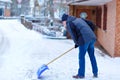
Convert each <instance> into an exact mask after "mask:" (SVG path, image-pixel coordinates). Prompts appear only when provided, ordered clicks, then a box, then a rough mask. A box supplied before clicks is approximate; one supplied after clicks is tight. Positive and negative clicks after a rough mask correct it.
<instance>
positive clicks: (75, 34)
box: [66, 16, 96, 46]
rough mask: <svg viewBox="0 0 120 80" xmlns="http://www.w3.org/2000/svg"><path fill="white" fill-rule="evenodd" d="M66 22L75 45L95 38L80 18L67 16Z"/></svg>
mask: <svg viewBox="0 0 120 80" xmlns="http://www.w3.org/2000/svg"><path fill="white" fill-rule="evenodd" d="M66 24H67V30H68V32H69V33H70V35H71V37H72V39H73V41H74V42H75V44H76V45H79V46H80V45H84V44H86V43H88V42H90V41H92V40H96V36H95V34H94V32H93V31H92V29H91V28H90V27H89V25H88V24H87V23H86V22H85V21H84V20H83V19H82V18H76V17H73V16H68V18H67V22H66Z"/></svg>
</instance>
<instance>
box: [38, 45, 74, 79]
mask: <svg viewBox="0 0 120 80" xmlns="http://www.w3.org/2000/svg"><path fill="white" fill-rule="evenodd" d="M73 49H74V47H73V48H71V49H69V50H67V51H66V52H64V53H63V54H61V55H59V56H58V57H56V58H55V59H53V60H51V61H50V62H48V63H47V64H43V65H42V66H41V67H40V68H39V69H38V71H37V77H38V79H39V78H40V76H41V74H42V73H43V72H44V71H45V70H47V69H49V68H48V65H49V64H51V63H52V62H54V61H55V60H57V59H58V58H60V57H62V56H63V55H65V54H66V53H68V52H69V51H71V50H73Z"/></svg>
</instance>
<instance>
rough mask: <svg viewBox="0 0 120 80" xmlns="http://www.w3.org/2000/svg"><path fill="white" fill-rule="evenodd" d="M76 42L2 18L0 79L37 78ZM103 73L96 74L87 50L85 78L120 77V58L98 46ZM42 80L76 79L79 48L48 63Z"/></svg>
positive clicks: (107, 79) (114, 79)
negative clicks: (42, 68)
mask: <svg viewBox="0 0 120 80" xmlns="http://www.w3.org/2000/svg"><path fill="white" fill-rule="evenodd" d="M73 46H74V43H73V41H72V40H67V39H50V38H46V37H44V36H43V35H41V34H40V33H38V32H36V31H34V30H29V29H27V28H25V27H24V26H23V25H22V24H21V23H20V21H19V20H0V80H37V74H36V72H37V70H38V68H39V67H41V65H42V64H47V63H48V62H50V61H51V60H53V59H54V58H56V57H58V56H59V55H61V54H62V53H64V52H65V51H66V50H68V49H70V48H72V47H73ZM95 56H96V59H97V63H98V67H99V77H98V78H96V79H95V78H92V71H91V65H90V61H89V57H88V55H87V54H86V73H85V74H86V76H85V79H83V80H120V69H119V68H120V58H119V57H116V58H111V57H109V56H108V55H105V54H104V53H103V52H102V51H101V50H99V49H98V48H95ZM48 67H49V70H46V71H45V72H43V73H42V75H41V77H42V78H41V79H40V80H75V79H73V78H72V76H73V75H76V74H77V69H78V49H74V50H72V51H70V52H69V53H67V54H66V55H64V56H62V57H61V58H59V59H57V60H56V61H54V62H53V63H51V64H49V65H48Z"/></svg>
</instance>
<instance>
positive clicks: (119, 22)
mask: <svg viewBox="0 0 120 80" xmlns="http://www.w3.org/2000/svg"><path fill="white" fill-rule="evenodd" d="M116 1H117V5H116V6H117V7H116V15H117V16H116V30H115V31H116V33H115V36H116V37H115V56H120V0H116Z"/></svg>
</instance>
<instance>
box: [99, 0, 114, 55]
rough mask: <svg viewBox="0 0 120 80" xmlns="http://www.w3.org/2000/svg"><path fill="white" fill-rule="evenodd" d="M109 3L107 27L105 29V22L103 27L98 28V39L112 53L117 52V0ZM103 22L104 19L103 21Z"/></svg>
mask: <svg viewBox="0 0 120 80" xmlns="http://www.w3.org/2000/svg"><path fill="white" fill-rule="evenodd" d="M106 5H107V29H106V30H103V23H101V24H102V26H101V28H98V32H97V34H98V41H99V42H100V44H101V45H102V46H103V47H104V49H105V50H106V51H107V52H108V53H109V54H110V55H111V56H114V54H115V27H116V24H115V23H116V0H113V1H111V2H109V3H107V4H106ZM102 20H103V6H102ZM101 22H103V21H101Z"/></svg>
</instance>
